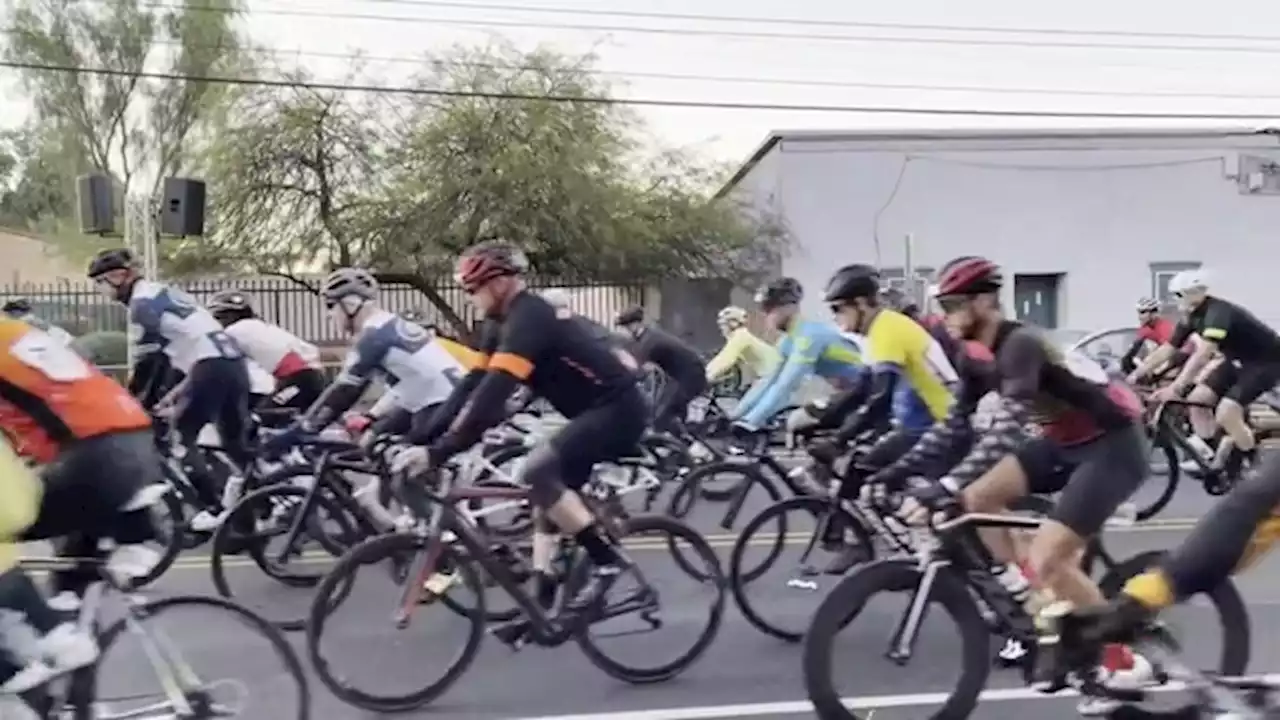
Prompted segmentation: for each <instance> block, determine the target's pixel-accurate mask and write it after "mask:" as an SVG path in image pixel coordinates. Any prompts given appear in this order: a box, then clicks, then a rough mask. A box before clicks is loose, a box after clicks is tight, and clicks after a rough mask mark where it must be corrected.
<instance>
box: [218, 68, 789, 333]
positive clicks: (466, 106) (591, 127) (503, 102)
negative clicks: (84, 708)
mask: <svg viewBox="0 0 1280 720" xmlns="http://www.w3.org/2000/svg"><path fill="white" fill-rule="evenodd" d="M592 62H593V59H592V58H590V57H583V58H567V57H564V56H561V55H556V54H554V53H549V52H545V51H539V52H534V53H529V54H523V53H519V52H517V51H515V50H513V49H511V48H510V47H506V46H499V47H496V48H481V49H463V48H458V49H454V50H452V51H450V52H447V53H445V54H444V55H442V56H441V57H438V58H434V59H433V62H432V64H431V67H432V68H433V69H432V70H431V71H430V72H429V73H427V74H426V75H425V76H424V77H422V78H419V81H418V82H419V87H421V88H422V89H423V90H429V91H432V92H424V93H422V94H419V95H412V96H408V97H405V96H399V97H392V96H390V95H386V94H382V95H372V94H364V95H361V94H355V93H347V94H343V93H339V92H330V91H317V90H312V89H309V88H306V87H303V81H304V80H305V76H303V75H302V74H299V73H294V74H292V75H290V76H289V79H290V80H292V81H293V82H295V83H297V85H295V87H292V88H288V89H283V90H282V89H279V88H265V87H264V88H257V89H252V90H247V91H245V92H243V93H240V94H239V95H238V97H237V98H236V100H235V102H234V103H233V104H232V105H231V110H230V111H229V112H228V114H227V120H228V124H227V126H226V127H224V128H222V130H221V131H220V132H219V133H218V135H217V139H216V140H215V141H214V143H213V144H212V147H211V149H210V153H209V155H208V160H209V162H208V164H207V166H206V170H207V179H208V180H209V182H210V189H211V191H212V193H213V194H214V196H215V198H216V203H215V204H216V206H217V208H218V211H217V216H216V218H215V221H216V233H215V238H214V243H213V244H214V246H216V247H217V248H218V250H217V252H216V253H215V254H217V255H218V256H219V257H223V258H225V257H234V258H237V259H238V260H240V261H242V262H244V263H245V267H253V268H255V269H258V270H274V271H277V272H293V271H296V270H299V269H307V268H320V267H323V266H331V265H349V264H361V265H365V266H368V267H371V268H373V269H375V270H377V271H379V274H380V276H381V277H382V278H383V279H384V280H394V281H400V282H406V283H409V284H410V285H412V286H414V287H416V288H417V289H419V290H420V291H422V292H423V293H424V294H425V295H426V297H427V299H428V300H429V301H430V302H431V303H432V304H433V305H434V306H435V307H436V308H437V309H438V310H440V311H441V313H442V314H443V315H444V317H445V318H446V319H448V320H449V321H450V322H452V323H453V324H454V325H455V326H457V327H458V328H459V330H460V331H461V332H466V328H465V327H464V326H463V324H462V322H461V319H460V318H459V317H458V314H457V313H456V312H454V310H453V309H452V308H450V307H449V306H448V304H447V303H446V302H445V301H444V298H443V297H442V296H441V295H440V294H439V293H438V292H436V289H435V288H436V286H437V283H438V281H439V279H440V278H441V277H442V276H444V275H445V274H447V271H448V269H449V262H450V261H451V259H452V257H453V256H454V255H456V253H458V252H459V251H461V250H462V249H463V248H465V247H467V246H469V245H471V244H473V243H475V242H476V241H477V240H479V239H482V238H488V237H501V238H505V239H509V240H511V241H514V242H516V243H518V244H520V245H521V246H522V247H524V248H525V249H526V251H527V252H528V253H529V255H530V258H531V260H532V261H533V263H534V266H535V268H536V270H537V271H538V273H539V274H540V275H542V276H545V277H554V278H558V279H560V280H562V281H564V280H569V281H572V280H575V279H577V280H581V279H592V280H603V281H609V280H614V281H620V282H627V283H632V282H637V281H645V280H651V279H656V278H665V277H671V276H673V275H675V276H679V275H696V274H713V275H715V276H717V277H733V276H741V275H743V274H752V273H756V272H758V271H759V270H761V269H762V264H763V263H764V261H765V260H767V259H769V258H773V257H776V254H777V252H778V251H779V250H780V249H781V247H782V244H783V242H784V241H785V233H784V232H783V229H782V228H781V227H780V226H779V225H778V224H776V223H774V222H772V221H770V220H768V219H763V218H753V217H750V216H747V215H744V214H742V213H741V212H739V208H738V207H737V206H736V205H734V203H733V202H732V201H731V200H725V201H722V202H712V201H711V200H710V192H711V191H712V190H714V189H715V184H714V179H715V176H716V173H715V172H714V169H712V168H707V167H705V166H704V165H702V164H701V163H699V162H697V161H695V160H694V159H693V158H690V157H687V156H685V155H682V154H680V153H675V152H666V153H660V154H658V155H657V156H656V157H654V156H646V155H645V154H644V153H643V152H642V151H641V149H640V148H639V145H638V143H637V141H636V137H637V130H638V129H639V124H638V122H637V120H636V118H635V117H634V116H633V115H632V114H631V113H629V112H627V111H626V110H625V108H623V107H622V106H620V105H618V104H616V103H613V102H611V101H610V97H611V96H610V87H609V86H608V84H607V83H605V82H604V81H602V80H601V79H600V77H599V76H598V75H596V74H594V73H592V72H591V67H592ZM437 91H444V93H445V94H439V92H437ZM548 96H550V97H551V98H552V99H545V98H547V97H548ZM566 99H567V100H566Z"/></svg>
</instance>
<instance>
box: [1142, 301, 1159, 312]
mask: <svg viewBox="0 0 1280 720" xmlns="http://www.w3.org/2000/svg"><path fill="white" fill-rule="evenodd" d="M1159 309H1160V303H1158V302H1156V301H1155V300H1152V299H1151V298H1149V297H1144V298H1142V299H1140V300H1138V312H1140V313H1147V312H1155V311H1157V310H1159Z"/></svg>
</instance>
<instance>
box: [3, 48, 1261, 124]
mask: <svg viewBox="0 0 1280 720" xmlns="http://www.w3.org/2000/svg"><path fill="white" fill-rule="evenodd" d="M0 67H7V68H13V69H17V70H28V71H40V72H61V73H74V74H85V75H100V76H107V77H130V78H133V77H137V78H146V79H152V80H168V81H177V82H207V83H219V84H225V85H252V86H261V87H279V88H306V89H311V90H325V91H337V92H360V93H373V94H398V95H422V96H434V97H452V98H485V99H491V100H519V101H532V102H555V103H589V104H593V105H623V106H634V107H672V108H705V109H716V110H769V111H786V112H825V113H874V114H889V113H894V114H904V115H946V116H974V117H1037V118H1115V119H1134V120H1141V119H1151V120H1259V121H1267V122H1274V121H1276V120H1277V119H1280V112H1277V113H1275V114H1261V113H1156V112H1088V111H1052V110H980V109H969V108H936V107H933V108H919V107H916V108H913V107H902V106H892V105H822V104H812V105H811V104H786V103H749V102H713V101H695V100H663V99H658V98H610V97H580V96H572V95H556V94H549V95H539V94H531V93H509V92H482V91H473V90H450V89H447V88H422V87H410V86H389V87H384V86H379V85H367V84H357V83H325V82H295V81H291V80H284V79H271V78H246V77H228V76H216V75H191V74H183V73H173V72H150V71H147V72H132V71H129V70H119V69H115V68H101V67H82V66H75V65H59V64H53V63H31V62H18V61H12V60H4V61H0Z"/></svg>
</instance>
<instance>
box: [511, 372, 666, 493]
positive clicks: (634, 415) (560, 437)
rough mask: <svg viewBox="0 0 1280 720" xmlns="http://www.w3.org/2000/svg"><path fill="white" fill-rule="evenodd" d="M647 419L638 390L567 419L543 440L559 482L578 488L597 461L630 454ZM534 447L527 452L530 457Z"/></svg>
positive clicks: (584, 481) (642, 432) (584, 482)
mask: <svg viewBox="0 0 1280 720" xmlns="http://www.w3.org/2000/svg"><path fill="white" fill-rule="evenodd" d="M648 418H649V407H648V403H646V402H645V401H644V398H643V397H642V396H641V395H640V393H639V392H638V391H637V392H628V393H623V394H622V396H621V397H619V398H615V399H614V400H611V401H609V402H608V403H606V404H604V405H600V406H598V407H593V408H590V409H588V410H586V411H585V412H583V413H581V414H579V415H577V416H576V417H574V418H573V419H571V420H569V422H568V423H567V424H565V426H564V427H562V428H560V430H559V432H557V433H556V434H555V435H552V436H551V437H550V438H548V439H547V441H546V442H547V443H549V444H550V445H551V449H552V450H554V451H555V453H554V454H555V457H556V459H557V460H558V461H559V468H558V470H559V480H560V482H561V483H562V484H563V485H564V486H565V487H567V488H569V489H571V490H579V489H581V488H582V486H583V485H585V484H586V483H587V481H588V480H590V479H591V471H592V469H594V468H595V466H596V464H597V463H602V462H609V461H612V460H617V459H619V458H622V457H627V456H629V455H633V454H634V453H635V449H636V446H637V445H638V444H639V442H640V438H641V437H642V436H643V435H644V432H645V429H646V428H647V427H648ZM536 450H537V449H536V448H535V449H534V450H533V451H530V453H529V455H530V456H531V457H532V456H533V455H534V453H535V452H536ZM526 470H527V468H526Z"/></svg>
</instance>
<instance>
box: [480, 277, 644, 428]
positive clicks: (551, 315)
mask: <svg viewBox="0 0 1280 720" xmlns="http://www.w3.org/2000/svg"><path fill="white" fill-rule="evenodd" d="M583 320H584V318H580V317H561V316H558V315H557V314H556V309H555V308H554V307H553V306H552V305H551V304H550V303H548V302H547V301H546V300H544V299H542V298H541V297H540V296H538V295H535V294H533V293H531V292H527V291H526V292H521V293H519V294H518V295H516V296H515V297H514V298H512V299H511V302H510V303H509V304H508V306H507V311H506V314H505V315H504V316H503V317H502V318H500V319H496V320H492V321H490V323H489V324H488V325H487V326H486V328H485V337H484V339H483V342H482V343H481V347H480V351H481V352H482V353H484V354H485V355H486V356H487V360H486V361H485V367H486V368H487V369H491V370H502V371H505V372H507V373H510V374H511V375H513V376H514V377H515V378H517V379H518V380H520V381H521V382H523V383H524V384H526V385H528V386H529V387H530V388H531V389H532V390H533V392H534V393H535V394H536V395H538V396H540V397H542V398H545V399H546V400H547V402H549V403H551V406H552V407H553V408H555V410H556V412H558V413H560V414H561V415H564V416H565V417H567V418H572V417H574V416H576V415H578V414H580V413H582V412H583V411H585V410H587V409H589V408H593V407H597V406H600V405H603V404H605V403H608V402H610V401H612V400H614V399H621V398H625V397H626V396H627V394H628V393H634V394H635V395H636V396H637V397H638V396H639V393H640V391H639V389H638V388H637V387H636V382H635V375H634V373H633V372H631V371H630V370H628V369H627V368H626V366H625V365H623V363H622V361H621V360H620V359H619V358H618V356H617V355H615V354H614V352H613V348H612V347H611V346H610V343H609V341H608V340H607V339H606V338H604V337H601V336H600V334H599V330H600V329H602V328H600V326H599V325H596V324H595V323H591V322H583Z"/></svg>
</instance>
